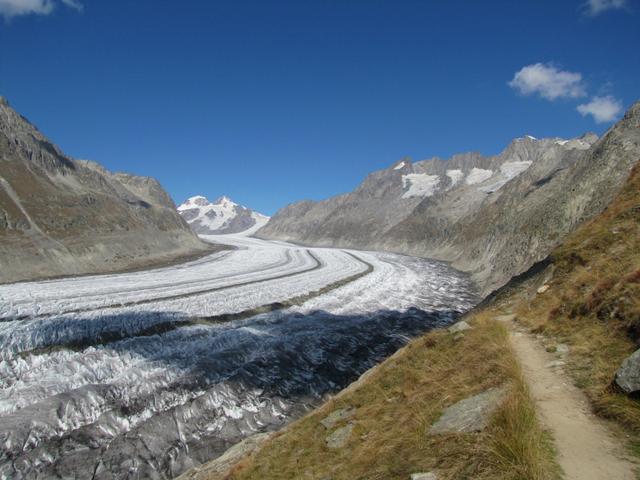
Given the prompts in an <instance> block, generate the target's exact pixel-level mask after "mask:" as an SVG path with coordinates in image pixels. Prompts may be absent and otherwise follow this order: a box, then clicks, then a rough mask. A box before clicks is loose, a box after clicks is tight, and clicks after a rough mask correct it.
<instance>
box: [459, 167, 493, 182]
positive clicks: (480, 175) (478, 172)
mask: <svg viewBox="0 0 640 480" xmlns="http://www.w3.org/2000/svg"><path fill="white" fill-rule="evenodd" d="M492 175H493V170H485V169H484V168H472V169H471V171H470V172H469V175H467V178H466V180H465V182H466V184H467V185H476V184H478V183H482V182H484V181H485V180H488V179H489V178H491V176H492Z"/></svg>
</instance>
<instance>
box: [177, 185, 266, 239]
mask: <svg viewBox="0 0 640 480" xmlns="http://www.w3.org/2000/svg"><path fill="white" fill-rule="evenodd" d="M178 212H179V213H180V215H182V217H183V218H184V219H185V220H186V221H187V223H188V224H189V225H190V226H191V229H192V230H193V231H194V232H196V233H198V234H201V235H214V234H228V233H245V234H247V235H250V234H252V233H254V232H256V231H257V230H259V229H260V228H261V227H262V226H264V225H265V224H266V223H267V222H268V221H269V217H268V216H266V215H263V214H261V213H258V212H254V211H253V210H251V209H249V208H247V207H244V206H242V205H238V204H237V203H235V202H234V201H233V200H231V199H230V198H229V197H227V196H222V197H220V198H218V199H217V200H216V201H215V202H210V201H209V200H208V199H207V198H206V197H204V196H202V195H196V196H194V197H191V198H189V199H188V200H187V201H185V202H184V203H183V204H182V205H180V206H179V207H178Z"/></svg>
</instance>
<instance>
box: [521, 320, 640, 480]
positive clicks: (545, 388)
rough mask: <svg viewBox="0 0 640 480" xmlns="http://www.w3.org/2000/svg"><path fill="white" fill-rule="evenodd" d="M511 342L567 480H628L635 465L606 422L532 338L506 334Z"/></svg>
mask: <svg viewBox="0 0 640 480" xmlns="http://www.w3.org/2000/svg"><path fill="white" fill-rule="evenodd" d="M510 339H511V344H512V346H513V350H514V352H515V354H516V356H517V358H518V360H519V362H520V364H521V365H522V370H523V374H524V376H525V378H526V380H527V383H528V385H529V389H530V391H531V395H532V396H533V399H534V400H535V402H536V405H537V409H538V415H539V417H540V420H541V422H542V424H543V426H544V427H545V428H546V429H548V430H549V431H551V433H552V435H553V437H554V440H555V444H556V448H557V450H558V457H557V459H558V463H559V464H560V466H561V467H562V469H563V470H564V472H565V478H566V479H567V480H574V479H575V480H613V479H616V480H627V479H629V480H634V479H636V478H637V477H636V475H635V474H634V469H635V465H634V464H633V463H632V462H631V461H630V460H628V459H626V458H625V456H624V448H623V447H622V445H621V442H619V441H617V440H616V438H615V437H614V436H613V435H612V434H611V432H610V431H609V428H608V427H607V424H606V423H605V422H604V421H602V420H600V419H599V418H597V417H595V416H594V415H593V414H592V413H591V409H590V406H589V402H588V399H587V398H586V396H585V395H584V394H583V393H582V391H580V390H579V389H578V388H577V387H575V386H574V385H573V383H572V382H571V380H570V379H569V378H568V377H567V376H566V375H565V374H564V373H562V372H561V371H559V368H558V366H554V364H553V363H552V362H556V365H557V362H558V358H557V357H556V356H555V355H552V354H550V353H548V352H546V351H545V349H544V348H543V347H542V345H541V344H540V342H538V341H537V340H536V339H535V338H534V337H533V336H531V335H529V334H526V333H523V332H517V331H514V330H513V329H512V331H511V337H510Z"/></svg>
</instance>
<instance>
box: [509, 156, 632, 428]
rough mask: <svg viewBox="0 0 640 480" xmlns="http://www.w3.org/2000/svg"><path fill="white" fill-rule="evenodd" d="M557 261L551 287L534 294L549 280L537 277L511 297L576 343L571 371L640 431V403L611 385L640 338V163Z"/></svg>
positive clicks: (549, 329) (548, 331) (550, 331)
mask: <svg viewBox="0 0 640 480" xmlns="http://www.w3.org/2000/svg"><path fill="white" fill-rule="evenodd" d="M552 262H553V263H552V269H553V270H552V272H553V273H552V275H553V276H552V277H551V279H550V280H549V281H548V282H547V284H548V286H549V290H547V291H546V292H545V293H544V294H541V295H540V294H536V295H532V293H531V292H532V291H533V289H535V288H538V287H539V286H540V283H541V282H540V280H542V278H539V279H537V281H536V279H533V280H532V281H530V282H529V284H524V285H522V286H521V287H520V288H519V289H518V291H516V292H510V293H509V294H508V295H505V296H504V298H505V300H506V299H507V296H509V297H511V301H512V303H513V304H514V307H515V311H516V312H517V314H518V320H519V321H520V322H521V323H524V324H525V325H528V326H530V327H531V328H532V329H533V330H534V331H537V332H540V333H542V334H543V335H545V337H551V338H553V340H554V341H561V342H564V343H566V344H568V345H569V346H570V348H571V354H570V355H569V362H568V366H567V367H568V371H569V373H570V374H571V375H572V377H573V378H574V380H575V383H576V385H577V386H579V387H581V388H583V389H584V390H585V392H586V393H587V395H588V396H589V398H590V400H591V401H592V403H593V405H594V409H595V411H596V413H598V414H600V415H602V416H604V417H607V418H610V419H613V420H616V421H618V422H619V423H620V424H621V425H622V426H623V427H624V428H625V429H627V430H628V433H631V434H635V435H638V434H640V401H638V400H637V399H636V400H634V399H630V398H629V397H628V396H626V395H624V394H623V393H621V392H620V391H618V390H617V389H616V388H615V387H613V386H612V384H611V382H612V380H613V378H614V376H615V372H616V370H617V369H618V367H619V366H620V364H621V363H622V361H623V360H624V358H626V357H627V356H628V355H630V354H631V353H632V352H633V351H635V350H636V349H637V348H638V346H639V344H640V168H639V167H636V168H635V169H634V170H633V172H632V174H631V176H630V178H629V181H628V182H627V184H626V185H625V187H624V189H623V190H622V191H621V193H620V195H619V196H618V197H617V199H616V200H615V201H614V202H613V203H612V204H611V205H610V206H609V208H608V209H607V210H606V211H605V212H604V213H603V214H602V215H600V216H599V217H597V218H596V219H594V220H592V221H589V222H587V223H585V224H584V225H582V226H581V227H580V228H579V229H577V230H576V231H575V232H574V233H573V234H572V235H571V237H570V238H569V239H568V240H567V241H566V242H565V243H564V244H563V245H562V246H561V247H560V248H558V249H557V250H556V251H555V252H554V253H553V255H552ZM550 273H551V270H550V271H549V272H548V273H547V275H549V274H550ZM498 301H500V299H498Z"/></svg>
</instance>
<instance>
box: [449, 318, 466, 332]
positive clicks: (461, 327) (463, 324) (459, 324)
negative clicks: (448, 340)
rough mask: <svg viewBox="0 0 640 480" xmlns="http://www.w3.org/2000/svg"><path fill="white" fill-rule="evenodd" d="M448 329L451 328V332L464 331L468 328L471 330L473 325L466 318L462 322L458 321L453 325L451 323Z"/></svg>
mask: <svg viewBox="0 0 640 480" xmlns="http://www.w3.org/2000/svg"><path fill="white" fill-rule="evenodd" d="M448 330H449V333H458V332H464V331H466V330H471V325H469V324H468V323H467V322H465V321H464V320H461V321H460V322H457V323H454V324H453V325H451V326H450V327H449V328H448Z"/></svg>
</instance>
